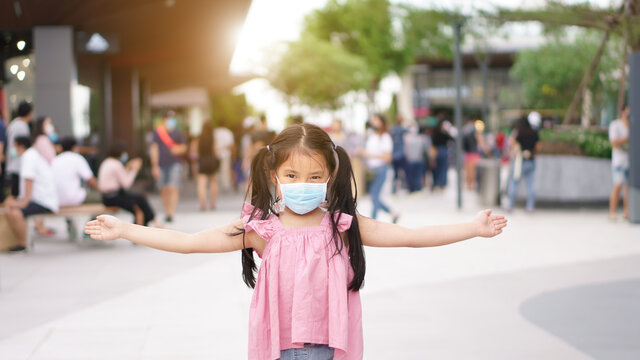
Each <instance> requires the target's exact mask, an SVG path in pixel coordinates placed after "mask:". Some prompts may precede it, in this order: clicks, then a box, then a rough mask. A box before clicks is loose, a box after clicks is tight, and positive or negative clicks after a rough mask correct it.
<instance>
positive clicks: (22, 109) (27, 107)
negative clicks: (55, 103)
mask: <svg viewBox="0 0 640 360" xmlns="http://www.w3.org/2000/svg"><path fill="white" fill-rule="evenodd" d="M31 111H33V107H32V106H31V104H29V103H28V102H26V101H22V102H20V104H19V105H18V116H19V117H25V116H27V115H29V114H30V113H31Z"/></svg>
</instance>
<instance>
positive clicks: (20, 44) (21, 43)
mask: <svg viewBox="0 0 640 360" xmlns="http://www.w3.org/2000/svg"><path fill="white" fill-rule="evenodd" d="M25 46H27V43H26V42H25V41H24V40H20V41H18V42H17V43H16V47H17V48H18V50H20V51H22V50H23V49H24V47H25Z"/></svg>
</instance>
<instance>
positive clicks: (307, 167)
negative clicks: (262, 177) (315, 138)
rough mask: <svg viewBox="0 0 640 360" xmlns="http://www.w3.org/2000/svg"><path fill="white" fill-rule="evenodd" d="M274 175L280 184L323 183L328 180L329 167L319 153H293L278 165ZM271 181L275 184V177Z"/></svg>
mask: <svg viewBox="0 0 640 360" xmlns="http://www.w3.org/2000/svg"><path fill="white" fill-rule="evenodd" d="M275 175H276V176H277V177H278V180H280V183H282V184H291V183H298V182H307V183H325V182H327V180H329V169H328V167H327V162H326V161H325V159H324V157H323V156H322V155H321V154H319V153H311V154H309V155H307V154H301V153H293V154H292V155H291V156H290V157H289V158H288V159H287V160H285V162H283V163H282V164H281V165H280V167H279V168H278V170H277V171H276V173H275ZM273 182H274V183H275V184H276V185H277V181H276V179H275V178H273ZM278 191H280V190H279V189H278Z"/></svg>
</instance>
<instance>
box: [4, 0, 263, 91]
mask: <svg viewBox="0 0 640 360" xmlns="http://www.w3.org/2000/svg"><path fill="white" fill-rule="evenodd" d="M16 4H18V5H16ZM250 5H251V0H233V1H226V0H53V1H52V0H2V1H0V27H1V28H2V29H7V30H23V29H31V28H33V27H36V26H51V25H71V26H73V27H74V29H75V30H76V31H82V32H85V33H88V34H92V33H100V34H105V35H107V36H109V35H113V36H115V37H116V38H117V40H118V47H119V49H118V52H117V53H114V54H103V55H94V54H78V56H77V59H78V63H79V65H80V66H82V64H86V63H95V62H102V61H106V62H107V63H108V64H109V65H110V66H111V67H112V68H118V67H132V68H136V69H137V70H138V71H139V74H140V76H141V78H143V79H145V80H146V81H148V82H149V85H150V88H151V91H152V92H154V93H155V92H160V91H166V90H171V89H176V88H182V87H187V86H203V87H206V88H208V89H211V90H213V91H224V90H225V89H230V88H231V87H233V86H235V85H237V84H239V83H240V82H242V80H245V79H244V78H243V79H239V78H235V77H233V76H231V75H230V74H229V64H230V62H231V57H232V55H233V50H234V48H235V46H236V43H235V41H234V35H235V34H237V33H238V32H239V29H240V28H241V26H242V24H243V23H244V20H245V18H246V15H247V12H248V10H249V6H250Z"/></svg>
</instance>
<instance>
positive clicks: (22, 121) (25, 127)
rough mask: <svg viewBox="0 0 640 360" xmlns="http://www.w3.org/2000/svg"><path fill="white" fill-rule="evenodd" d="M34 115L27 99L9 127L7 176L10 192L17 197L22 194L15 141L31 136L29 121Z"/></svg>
mask: <svg viewBox="0 0 640 360" xmlns="http://www.w3.org/2000/svg"><path fill="white" fill-rule="evenodd" d="M32 117H33V107H32V106H31V104H29V103H28V102H26V101H22V102H21V103H20V104H19V105H18V116H17V117H16V118H15V119H13V120H12V121H11V123H9V126H8V127H7V168H6V170H7V176H8V178H9V181H10V183H11V191H10V194H11V196H13V197H17V196H18V195H19V194H20V157H19V156H18V153H17V152H16V148H15V146H13V142H14V141H15V139H16V138H17V137H19V136H26V137H30V136H31V129H30V128H29V122H30V121H31V119H32Z"/></svg>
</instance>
